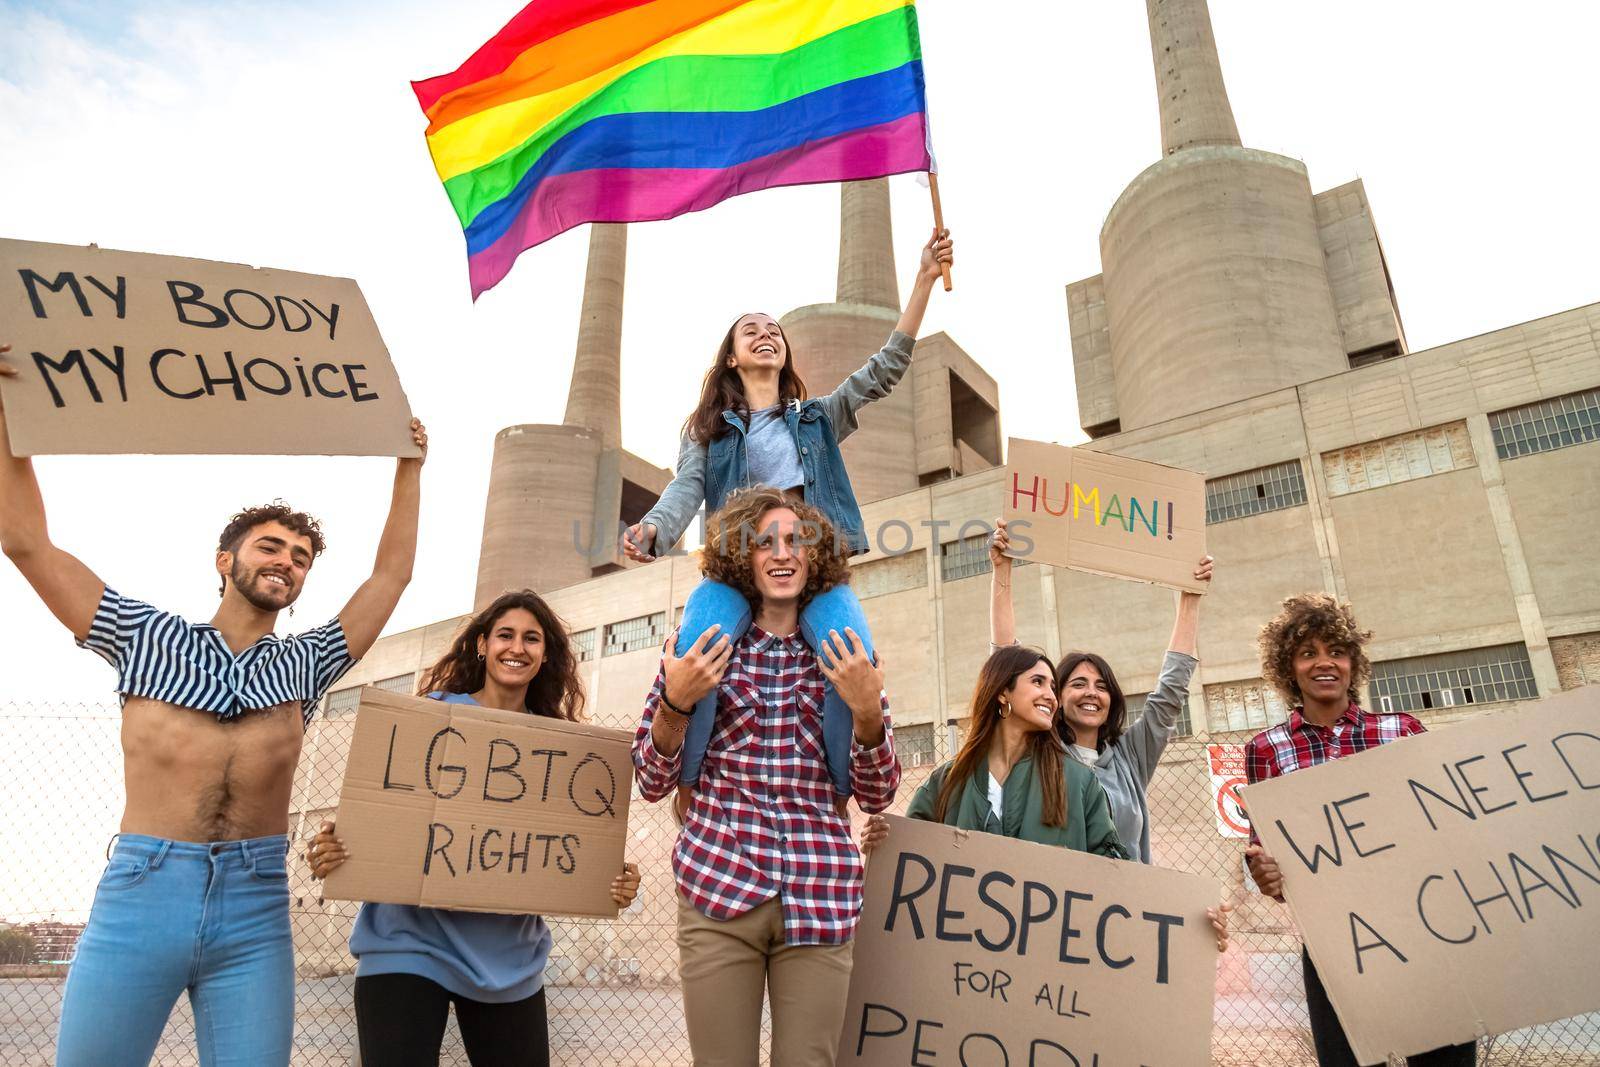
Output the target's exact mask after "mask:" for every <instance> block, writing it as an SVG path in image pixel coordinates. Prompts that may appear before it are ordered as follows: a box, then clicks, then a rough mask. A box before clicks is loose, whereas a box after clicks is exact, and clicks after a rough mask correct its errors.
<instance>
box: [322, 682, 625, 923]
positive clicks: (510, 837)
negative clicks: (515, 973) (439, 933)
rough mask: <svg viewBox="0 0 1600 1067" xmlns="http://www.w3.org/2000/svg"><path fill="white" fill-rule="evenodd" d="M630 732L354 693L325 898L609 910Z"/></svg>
mask: <svg viewBox="0 0 1600 1067" xmlns="http://www.w3.org/2000/svg"><path fill="white" fill-rule="evenodd" d="M632 741H633V736H632V734H630V733H629V732H627V731H624V730H607V729H604V728H602V727H598V726H588V725H585V724H581V723H572V722H566V721H564V720H561V719H553V718H546V717H544V716H538V715H528V714H523V713H518V712H514V711H500V710H498V709H495V708H480V707H477V706H474V705H470V704H445V703H442V702H440V701H437V700H424V699H421V698H419V697H408V696H401V695H399V694H397V693H387V692H384V691H382V690H379V689H373V688H370V687H369V688H366V689H363V690H362V691H361V705H360V707H359V708H358V709H357V711H356V728H355V737H354V739H353V740H352V741H351V744H350V759H349V763H348V765H347V766H346V769H345V776H344V788H343V790H342V791H341V792H340V795H339V813H338V815H337V817H336V818H337V824H338V832H339V836H340V838H342V839H343V840H344V843H345V846H346V847H347V848H348V850H349V852H350V859H349V860H348V861H346V862H345V863H344V864H343V865H342V866H340V867H339V868H338V869H337V870H335V871H334V872H333V873H332V874H330V875H329V876H328V879H327V882H326V883H325V886H324V894H323V895H324V896H325V897H327V898H328V899H330V900H369V901H378V902H382V903H387V904H421V905H425V906H427V907H430V908H451V909H456V910H459V911H489V912H502V913H506V914H538V915H601V916H612V917H614V916H615V915H616V914H617V905H616V903H615V902H614V901H613V900H612V899H611V880H612V879H613V878H615V877H616V876H617V875H618V874H620V873H621V872H622V854H623V848H624V846H625V844H626V842H627V831H628V796H629V793H630V790H631V786H632V783H633V763H632V760H631V759H630V758H629V753H628V748H629V745H630V744H631V743H632Z"/></svg>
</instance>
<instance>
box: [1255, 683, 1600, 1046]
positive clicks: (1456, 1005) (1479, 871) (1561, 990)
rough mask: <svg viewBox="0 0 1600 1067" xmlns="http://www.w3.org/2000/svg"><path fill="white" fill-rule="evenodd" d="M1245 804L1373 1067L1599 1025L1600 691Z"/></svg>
mask: <svg viewBox="0 0 1600 1067" xmlns="http://www.w3.org/2000/svg"><path fill="white" fill-rule="evenodd" d="M1242 792H1243V796H1244V802H1245V806H1246V807H1247V808H1248V809H1249V812H1250V819H1251V823H1252V825H1254V827H1255V829H1256V832H1257V833H1258V834H1259V835H1260V837H1261V840H1262V844H1263V846H1264V847H1265V848H1266V850H1267V851H1268V852H1269V853H1271V854H1272V856H1273V857H1274V858H1275V859H1276V860H1277V861H1278V864H1279V866H1280V867H1281V868H1282V870H1283V879H1284V883H1283V884H1284V896H1285V898H1286V899H1287V900H1288V902H1289V906H1290V908H1291V909H1293V911H1294V917H1295V921H1296V923H1298V924H1299V927H1300V930H1301V932H1302V933H1303V934H1304V935H1305V939H1306V947H1307V949H1308V950H1309V951H1310V953H1311V959H1312V962H1314V963H1315V964H1316V966H1317V972H1318V974H1319V975H1321V977H1322V982H1323V985H1325V986H1326V987H1327V990H1328V997H1329V999H1330V1000H1331V1001H1332V1002H1333V1006H1334V1008H1335V1010H1337V1011H1338V1013H1339V1019H1340V1021H1341V1022H1342V1023H1343V1024H1344V1031H1345V1034H1346V1035H1347V1036H1348V1037H1349V1039H1350V1045H1351V1047H1352V1048H1353V1049H1354V1050H1355V1053H1356V1057H1357V1059H1359V1060H1360V1062H1362V1063H1364V1064H1374V1063H1382V1062H1385V1061H1386V1057H1388V1056H1389V1055H1390V1054H1391V1053H1394V1054H1398V1055H1415V1054H1417V1053H1419V1052H1425V1051H1427V1050H1429V1049H1434V1048H1439V1047H1441V1046H1444V1045H1453V1044H1459V1043H1461V1042H1465V1041H1470V1040H1472V1039H1474V1038H1477V1037H1480V1036H1483V1035H1485V1034H1500V1033H1505V1032H1507V1031H1510V1030H1515V1029H1518V1028H1520V1027H1524V1026H1533V1025H1536V1024H1538V1023H1545V1022H1550V1021H1552V1020H1555V1019H1564V1018H1567V1017H1569V1016H1572V1015H1578V1014H1581V1013H1583V1012H1588V1011H1595V1010H1597V1009H1600V981H1596V980H1595V973H1596V971H1595V967H1596V964H1595V946H1597V945H1600V686H1588V687H1586V688H1583V689H1577V690H1572V691H1569V692H1565V693H1560V694H1557V695H1555V696H1552V697H1550V698H1548V699H1546V700H1541V701H1538V702H1536V703H1532V704H1527V705H1524V706H1522V707H1519V708H1516V709H1514V710H1512V711H1506V712H1501V713H1498V714H1496V713H1490V714H1484V715H1480V716H1478V717H1476V718H1473V719H1469V720H1467V721H1465V722H1460V723H1454V724H1451V725H1449V726H1446V727H1441V728H1440V729H1438V730H1435V731H1431V732H1429V733H1426V734H1420V735H1418V736H1415V737H1407V738H1403V739H1401V740H1399V741H1395V742H1393V743H1391V744H1387V745H1383V746H1381V747H1379V748H1375V749H1369V750H1368V751H1366V752H1363V753H1360V754H1359V755H1356V756H1352V757H1349V758H1347V759H1341V760H1334V761H1332V762H1329V763H1326V764H1322V765H1320V766H1317V767H1312V768H1309V769H1307V770H1304V771H1297V772H1295V773H1294V774H1289V775H1285V776H1283V777H1282V778H1274V779H1270V780H1268V781H1264V782H1258V783H1257V784H1255V785H1251V786H1246V787H1245V788H1244V790H1243V791H1242ZM1474 900H1475V901H1477V903H1476V904H1474V903H1473V901H1474Z"/></svg>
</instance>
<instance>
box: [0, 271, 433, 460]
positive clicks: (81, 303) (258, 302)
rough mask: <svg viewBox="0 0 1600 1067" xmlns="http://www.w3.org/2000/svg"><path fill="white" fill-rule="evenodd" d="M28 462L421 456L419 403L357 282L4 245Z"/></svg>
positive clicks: (9, 393) (16, 404)
mask: <svg viewBox="0 0 1600 1067" xmlns="http://www.w3.org/2000/svg"><path fill="white" fill-rule="evenodd" d="M0 341H8V342H10V344H11V354H10V357H9V358H10V362H11V364H12V366H14V367H15V368H16V369H17V371H18V373H17V376H16V377H12V378H8V377H0V398H3V399H4V401H5V413H6V426H7V428H8V430H9V436H10V444H11V452H12V454H13V455H17V456H32V455H42V454H47V453H54V454H85V453H115V452H151V453H166V454H213V455H329V456H415V455H418V454H419V453H418V450H417V448H416V446H415V445H414V444H412V442H411V432H410V429H409V427H408V424H409V422H410V419H411V409H410V407H409V406H408V405H407V403H406V396H405V393H404V392H403V391H402V390H401V388H400V379H399V378H398V377H397V376H396V374H395V370H394V366H393V365H392V364H391V363H390V362H389V353H388V350H387V349H385V348H384V346H383V338H382V337H380V336H379V335H378V327H377V324H376V323H375V322H373V320H372V313H371V312H370V311H369V310H367V304H366V301H365V300H363V299H362V297H361V290H360V289H359V288H358V287H357V286H356V283H355V282H353V281H351V280H349V279H348V278H323V277H319V276H317V275H314V274H295V273H292V272H290V271H281V270H267V269H257V268H254V267H247V266H244V265H242V264H238V263H215V262H211V261H208V260H202V259H179V258H176V257H174V256H156V255H145V254H143V253H139V252H115V251H111V250H109V249H101V248H94V247H87V248H85V247H80V246H77V245H55V244H39V243H36V242H32V241H9V240H0Z"/></svg>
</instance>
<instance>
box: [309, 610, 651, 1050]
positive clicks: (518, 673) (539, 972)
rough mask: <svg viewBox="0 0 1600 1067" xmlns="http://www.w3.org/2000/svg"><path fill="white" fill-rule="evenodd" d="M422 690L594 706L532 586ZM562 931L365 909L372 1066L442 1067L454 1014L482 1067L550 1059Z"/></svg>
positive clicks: (315, 852) (493, 702)
mask: <svg viewBox="0 0 1600 1067" xmlns="http://www.w3.org/2000/svg"><path fill="white" fill-rule="evenodd" d="M420 691H421V692H423V693H426V694H427V695H428V696H429V697H431V698H432V699H434V700H441V701H444V702H445V703H449V704H477V705H479V706H482V707H489V708H500V709H503V710H506V711H525V712H527V713H529V714H530V715H548V716H551V717H554V718H560V719H567V720H569V721H576V720H577V718H578V715H579V713H580V712H581V711H582V709H583V689H582V687H581V685H580V683H579V680H578V657H577V653H576V652H575V650H574V649H573V647H572V642H571V640H570V638H569V637H568V635H567V630H566V627H565V626H564V625H563V624H562V622H561V620H560V619H559V618H558V617H557V616H556V614H555V612H554V611H552V610H551V609H550V606H549V605H548V604H546V603H545V602H544V599H543V598H542V597H540V596H539V595H538V594H537V593H534V592H532V591H531V590H527V589H524V590H522V591H521V592H516V593H506V594H504V595H503V596H501V597H500V598H499V599H497V600H496V601H495V602H494V603H492V604H490V605H489V606H488V607H487V608H485V609H484V610H483V611H480V612H479V613H478V614H477V615H476V616H475V617H474V618H473V620H472V621H471V622H470V623H468V624H467V626H466V627H465V628H464V629H463V630H462V631H461V633H460V634H459V635H457V637H456V639H455V641H454V642H453V643H452V644H451V646H450V650H449V651H448V652H447V653H445V655H444V657H443V658H441V659H440V660H439V662H437V663H435V664H434V665H433V667H432V668H431V669H430V670H428V671H426V672H425V673H424V674H423V677H422V685H421V686H420ZM306 858H307V860H308V862H309V863H310V864H311V873H312V874H313V875H314V876H316V877H318V878H322V877H325V876H326V875H327V874H328V873H329V872H330V871H332V870H333V869H334V868H336V867H338V866H339V865H340V864H341V863H343V862H344V861H345V860H346V859H348V858H349V854H348V853H347V852H346V850H345V847H344V843H343V842H342V841H340V840H339V838H338V837H337V836H336V834H335V827H334V824H333V823H331V822H326V823H323V824H322V829H321V831H320V832H319V833H318V834H317V836H316V837H315V838H314V839H313V840H312V841H311V844H310V847H309V848H308V850H307V857H306ZM638 891H639V869H638V867H637V866H635V865H634V864H632V863H626V864H623V870H622V873H621V874H619V875H618V876H617V877H616V878H615V879H614V880H613V881H612V883H611V899H612V900H614V901H616V903H617V905H618V906H619V907H624V908H625V907H627V906H628V905H629V904H631V903H633V898H634V896H635V895H636V894H637V893H638ZM550 944H551V938H550V930H549V927H547V926H546V925H545V922H544V920H543V919H541V918H540V917H539V916H537V915H489V914H479V913H474V912H465V911H445V910H442V909H436V908H422V907H414V906H411V905H407V904H370V903H369V904H363V905H361V911H360V914H358V915H357V916H356V923H355V928H354V930H352V931H351V934H350V953H351V955H353V956H355V957H356V958H357V960H358V961H359V962H358V964H357V967H356V984H355V1002H356V1031H357V1035H358V1038H359V1040H360V1043H361V1059H362V1062H363V1063H369V1064H382V1065H383V1067H412V1065H417V1067H422V1065H426V1067H436V1065H437V1064H438V1062H439V1048H440V1045H441V1043H442V1042H443V1040H444V1028H445V1019H446V1016H447V1015H448V1013H449V1009H450V1005H451V1004H452V1003H454V1004H455V1009H456V1022H457V1024H458V1025H459V1027H460V1029H461V1039H462V1042H463V1044H465V1046H466V1049H467V1058H468V1059H469V1060H470V1061H471V1062H472V1064H473V1067H499V1065H505V1067H513V1065H515V1067H532V1065H542V1064H547V1063H549V1058H550V1056H549V1035H548V1030H547V1024H546V1015H545V1003H544V968H545V962H546V960H547V959H548V958H549V955H550Z"/></svg>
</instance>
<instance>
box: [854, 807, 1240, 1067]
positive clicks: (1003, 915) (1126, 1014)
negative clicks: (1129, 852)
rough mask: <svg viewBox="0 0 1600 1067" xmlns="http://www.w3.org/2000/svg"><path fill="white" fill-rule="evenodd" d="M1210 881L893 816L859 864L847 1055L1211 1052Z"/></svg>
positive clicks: (1138, 1059)
mask: <svg viewBox="0 0 1600 1067" xmlns="http://www.w3.org/2000/svg"><path fill="white" fill-rule="evenodd" d="M1216 900H1217V886H1216V884H1215V883H1214V882H1209V881H1207V880H1206V879H1204V878H1200V877H1197V876H1196V875H1192V874H1185V873H1183V872H1181V871H1174V870H1166V869H1163V868H1160V867H1151V866H1147V865H1145V864H1142V863H1130V862H1126V861H1119V860H1110V859H1105V858H1103V857H1100V856H1092V855H1089V854H1087V853H1084V852H1070V851H1067V850H1066V849H1061V848H1054V847H1050V846H1046V845H1036V844H1032V843H1030V842H1026V841H1017V840H1014V839H1012V838H1007V837H1000V836H998V835H995V834H984V833H969V832H968V831H965V830H957V829H955V828H953V827H950V826H945V825H943V824H942V823H930V822H922V821H918V820H912V819H901V818H897V817H893V816H891V817H890V818H889V837H888V840H887V842H886V843H885V844H883V845H881V846H879V848H878V849H877V850H876V851H875V852H873V853H872V855H871V856H870V857H869V862H868V864H867V884H866V897H865V900H864V902H863V907H862V911H861V923H860V925H859V926H858V927H857V928H856V940H855V964H854V966H853V967H852V969H851V972H850V1002H849V1006H848V1007H847V1008H846V1009H845V1021H844V1031H843V1033H842V1034H841V1035H840V1038H839V1055H838V1061H837V1062H838V1063H839V1064H840V1065H841V1067H842V1065H845V1064H907V1063H917V1064H945V1063H949V1064H958V1063H968V1064H1002V1063H1009V1064H1014V1065H1024V1064H1033V1065H1036V1067H1046V1065H1058V1064H1059V1065H1062V1067H1066V1065H1069V1064H1077V1065H1078V1067H1090V1065H1091V1064H1094V1063H1099V1064H1102V1065H1109V1064H1112V1063H1116V1064H1125V1063H1126V1064H1142V1065H1144V1067H1193V1065H1194V1064H1197V1063H1209V1062H1211V1008H1212V1000H1213V994H1214V989H1215V985H1216V968H1217V946H1216V939H1215V935H1214V933H1213V932H1212V929H1211V925H1210V923H1209V922H1208V921H1207V919H1206V916H1205V909H1206V907H1207V906H1209V905H1211V904H1213V903H1215V902H1216Z"/></svg>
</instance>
